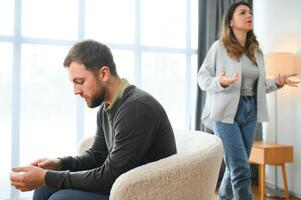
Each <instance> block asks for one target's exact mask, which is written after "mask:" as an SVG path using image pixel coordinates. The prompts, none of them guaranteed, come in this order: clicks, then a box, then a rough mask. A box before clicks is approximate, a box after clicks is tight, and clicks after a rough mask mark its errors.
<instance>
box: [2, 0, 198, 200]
mask: <svg viewBox="0 0 301 200" xmlns="http://www.w3.org/2000/svg"><path fill="white" fill-rule="evenodd" d="M14 3H15V4H14ZM197 3H198V1H197V0H166V1H159V0H153V1H148V0H127V1H124V0H111V1H105V0H77V1H74V0H65V1H60V0H45V1H39V0H23V1H5V0H0V60H1V66H2V68H1V70H0V91H1V98H0V132H1V134H2V139H1V140H0V147H1V152H4V154H1V155H3V156H4V159H3V160H4V163H3V162H2V164H1V165H0V182H1V185H0V199H20V198H21V199H26V198H29V199H30V198H31V195H32V192H26V193H20V192H18V191H17V190H14V189H11V187H10V183H9V179H8V176H9V171H10V168H11V166H19V165H25V164H28V163H30V162H32V161H33V160H35V159H37V158H40V157H44V156H53V157H56V156H64V155H69V154H73V153H74V152H75V151H76V144H77V143H78V142H79V140H80V139H81V138H82V137H84V136H87V135H93V134H95V131H96V129H95V128H96V113H97V111H98V109H97V108H96V109H89V108H87V106H86V105H85V102H84V101H83V100H82V99H81V98H79V97H75V96H74V95H73V88H72V83H71V82H70V81H69V77H68V73H67V70H66V69H64V68H63V66H62V63H63V60H64V58H65V56H66V54H67V51H68V50H69V48H70V47H71V46H72V45H73V44H74V43H75V42H76V41H78V40H81V39H84V38H92V39H95V40H98V41H100V42H103V43H105V44H107V45H108V46H109V47H110V48H111V49H112V52H113V55H114V58H115V62H116V65H117V72H118V73H119V75H120V77H122V78H126V79H127V80H129V82H130V83H132V84H135V85H136V86H138V87H140V88H142V89H144V90H146V91H147V92H149V93H150V94H151V95H153V96H154V97H155V98H156V99H157V100H158V101H159V102H160V103H161V104H162V105H163V106H164V108H165V110H166V112H167V114H168V116H169V118H170V121H171V123H172V126H173V128H174V129H188V128H189V127H190V124H191V122H192V118H191V116H192V115H193V114H194V113H192V112H191V110H193V109H192V105H193V104H194V99H195V95H196V94H195V91H196V88H195V86H196V69H197V67H196V63H197V62H196V59H197V58H196V53H197V51H196V47H197V32H196V30H197V7H198V6H197ZM33 7H34V9H33ZM33 138H34V139H33ZM66 141H67V142H66Z"/></svg>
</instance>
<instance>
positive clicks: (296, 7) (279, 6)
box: [253, 0, 301, 197]
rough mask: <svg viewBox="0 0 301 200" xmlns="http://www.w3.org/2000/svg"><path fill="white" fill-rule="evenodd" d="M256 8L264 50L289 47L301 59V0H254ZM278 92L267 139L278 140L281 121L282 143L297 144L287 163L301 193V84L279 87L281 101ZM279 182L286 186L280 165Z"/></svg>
mask: <svg viewBox="0 0 301 200" xmlns="http://www.w3.org/2000/svg"><path fill="white" fill-rule="evenodd" d="M253 9H254V30H255V34H256V35H257V38H258V40H259V43H260V44H261V47H262V49H263V51H264V53H269V52H277V51H287V52H292V53H296V54H297V55H298V57H299V58H300V59H301V1H300V0H254V8H253ZM300 67H301V66H300ZM298 77H299V79H300V77H301V76H300V74H299V76H298ZM275 95H276V93H273V94H269V95H268V103H269V112H270V113H269V114H270V121H269V122H268V123H266V124H264V139H265V140H266V141H270V142H274V141H275V139H276V135H275V131H276V125H277V124H278V125H277V127H278V137H277V139H278V143H283V144H291V145H293V147H294V162H293V163H292V164H287V166H286V169H287V179H288V187H289V190H290V191H291V193H292V194H294V195H295V196H297V197H301V84H300V85H299V88H289V87H287V86H286V87H284V88H283V89H281V90H279V91H278V92H277V105H275V99H276V98H275V97H276V96H275ZM276 108H277V110H278V120H276V117H275V113H276V112H275V110H276ZM276 121H277V122H278V123H276ZM274 180H275V179H274V168H273V167H269V168H268V169H267V179H266V182H267V183H268V184H272V185H274V184H275V181H274ZM278 185H279V186H280V188H283V186H282V185H283V184H282V176H281V171H280V169H279V170H278Z"/></svg>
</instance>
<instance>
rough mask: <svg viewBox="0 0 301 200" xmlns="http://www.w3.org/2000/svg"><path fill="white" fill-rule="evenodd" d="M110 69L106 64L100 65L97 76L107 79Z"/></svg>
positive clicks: (103, 79)
mask: <svg viewBox="0 0 301 200" xmlns="http://www.w3.org/2000/svg"><path fill="white" fill-rule="evenodd" d="M110 74H111V73H110V69H109V67H108V66H102V67H101V68H100V69H99V78H100V79H101V80H102V81H107V80H108V79H109V77H110Z"/></svg>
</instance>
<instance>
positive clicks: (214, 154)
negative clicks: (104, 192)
mask: <svg viewBox="0 0 301 200" xmlns="http://www.w3.org/2000/svg"><path fill="white" fill-rule="evenodd" d="M175 136H176V143H177V150H178V153H177V154H175V155H173V156H170V157H167V158H164V159H161V160H158V161H155V162H152V163H148V164H146V165H142V166H139V167H137V168H134V169H132V170H130V171H128V172H126V173H124V174H122V175H121V176H119V177H118V178H117V179H116V181H115V183H114V184H113V187H112V189H111V194H110V200H212V199H213V198H214V191H215V187H216V182H217V178H218V173H219V169H220V165H221V161H222V154H223V153H222V151H223V148H222V142H221V140H220V139H219V138H218V137H216V136H214V135H211V134H207V133H204V132H200V131H176V132H175ZM92 142H93V137H90V138H85V139H84V140H83V141H82V142H81V143H80V145H79V151H83V150H85V149H87V148H88V147H89V146H90V145H91V144H92Z"/></svg>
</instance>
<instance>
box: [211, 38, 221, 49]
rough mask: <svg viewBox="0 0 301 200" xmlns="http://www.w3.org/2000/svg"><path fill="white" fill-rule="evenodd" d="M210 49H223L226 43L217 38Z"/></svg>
mask: <svg viewBox="0 0 301 200" xmlns="http://www.w3.org/2000/svg"><path fill="white" fill-rule="evenodd" d="M210 49H214V50H221V49H225V47H224V44H223V42H222V41H220V40H216V41H214V42H213V44H212V45H211V47H210Z"/></svg>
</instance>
